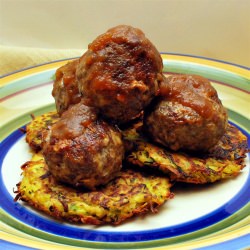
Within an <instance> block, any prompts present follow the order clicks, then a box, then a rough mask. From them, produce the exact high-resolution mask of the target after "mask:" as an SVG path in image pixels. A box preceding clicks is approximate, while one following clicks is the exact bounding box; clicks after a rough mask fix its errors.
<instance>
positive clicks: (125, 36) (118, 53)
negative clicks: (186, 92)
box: [76, 25, 163, 123]
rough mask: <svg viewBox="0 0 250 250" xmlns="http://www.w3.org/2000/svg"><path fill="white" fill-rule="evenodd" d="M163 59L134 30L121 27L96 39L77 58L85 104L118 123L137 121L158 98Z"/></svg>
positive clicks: (139, 31)
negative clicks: (153, 100)
mask: <svg viewBox="0 0 250 250" xmlns="http://www.w3.org/2000/svg"><path fill="white" fill-rule="evenodd" d="M162 68H163V64H162V59H161V56H160V54H159V52H158V51H157V49H156V48H155V46H154V45H153V44H152V43H151V42H150V41H149V40H148V39H147V38H146V37H145V35H144V33H143V32H142V31H141V30H139V29H136V28H133V27H131V26H126V25H120V26H117V27H114V28H112V29H109V30H108V31H107V32H106V33H104V34H102V35H100V36H98V37H97V38H96V39H95V40H94V41H93V42H92V43H91V44H90V45H89V47H88V51H87V52H86V53H85V54H84V55H83V56H82V57H81V58H80V60H79V65H78V66H77V70H76V76H77V80H78V86H79V90H80V92H81V93H82V94H83V95H84V97H85V98H86V100H87V104H88V105H90V106H94V107H97V108H99V109H100V110H101V113H102V115H104V116H105V117H106V118H109V119H110V120H112V121H115V122H117V123H124V122H127V121H129V120H131V119H133V118H134V117H136V116H137V115H138V114H139V113H140V112H141V111H142V110H143V109H144V108H145V107H146V106H147V105H148V104H149V103H150V102H151V100H152V99H153V98H154V97H155V96H156V95H157V93H158V86H159V83H160V82H161V81H162Z"/></svg>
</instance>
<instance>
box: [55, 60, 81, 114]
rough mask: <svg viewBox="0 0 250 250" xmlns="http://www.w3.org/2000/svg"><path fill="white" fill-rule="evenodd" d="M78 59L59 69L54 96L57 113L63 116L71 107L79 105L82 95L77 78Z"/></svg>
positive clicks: (56, 75)
mask: <svg viewBox="0 0 250 250" xmlns="http://www.w3.org/2000/svg"><path fill="white" fill-rule="evenodd" d="M77 64H78V59H77V60H74V61H71V62H69V63H67V64H66V65H64V66H62V67H60V68H58V69H57V71H56V74H55V80H54V84H53V90H52V95H53V97H54V99H55V103H56V109H57V112H58V113H59V114H60V115H61V114H62V113H63V112H64V111H65V110H67V109H68V108H69V106H70V105H73V104H76V103H79V102H80V101H81V95H80V92H79V90H78V85H77V81H76V77H75V73H76V66H77Z"/></svg>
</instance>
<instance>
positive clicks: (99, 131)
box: [43, 102, 124, 190]
mask: <svg viewBox="0 0 250 250" xmlns="http://www.w3.org/2000/svg"><path fill="white" fill-rule="evenodd" d="M43 154H44V156H45V160H46V163H47V165H48V167H49V170H50V172H51V173H52V175H53V176H54V177H55V178H56V179H58V180H59V181H61V182H65V183H68V184H71V185H74V186H85V187H87V188H89V189H92V190H93V189H95V187H96V186H99V185H102V184H106V183H107V182H108V181H110V180H111V179H113V178H114V177H115V176H116V174H117V173H118V172H119V171H120V169H121V166H122V159H123V154H124V148H123V144H122V141H121V134H120V132H118V131H117V130H116V129H115V128H114V127H112V126H111V125H109V124H107V123H106V122H104V121H101V120H98V117H97V113H96V109H95V108H91V107H88V106H85V105H84V104H83V103H82V102H80V103H79V104H75V105H74V106H71V107H70V108H69V109H68V110H67V111H65V112H64V113H63V114H62V116H61V119H60V120H59V121H58V122H57V123H55V124H54V125H53V126H52V127H51V129H50V131H49V133H48V134H47V135H46V136H45V139H44V145H43Z"/></svg>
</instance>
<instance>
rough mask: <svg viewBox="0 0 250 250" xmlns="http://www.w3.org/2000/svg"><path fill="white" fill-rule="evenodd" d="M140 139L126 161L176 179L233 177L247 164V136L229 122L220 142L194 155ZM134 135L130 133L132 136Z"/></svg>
mask: <svg viewBox="0 0 250 250" xmlns="http://www.w3.org/2000/svg"><path fill="white" fill-rule="evenodd" d="M134 136H135V137H137V139H136V140H135V141H134V142H133V143H134V145H135V148H134V150H132V152H131V153H130V154H129V155H128V156H127V161H129V162H130V163H133V164H135V165H137V166H140V167H143V168H153V169H157V170H160V171H162V172H164V173H165V174H167V175H168V176H170V178H171V180H173V181H180V182H189V183H196V184H201V183H208V182H215V181H218V180H221V179H226V178H231V177H234V176H236V175H238V174H239V172H240V171H241V170H242V169H243V168H244V167H245V161H244V158H245V157H246V153H247V152H248V146H247V139H246V136H245V135H243V134H242V133H241V132H240V131H239V130H238V129H237V128H236V127H235V126H232V125H230V124H229V125H228V127H227V131H226V133H225V134H224V136H223V137H222V138H221V140H220V141H219V143H218V144H217V145H216V146H215V147H214V148H213V149H211V150H210V151H209V152H208V153H206V154H205V153H203V154H199V155H191V154H186V153H182V152H172V151H169V150H167V149H166V148H164V147H162V146H158V145H153V144H151V143H149V142H147V141H144V140H140V137H139V136H138V134H136V133H134ZM131 137H132V135H130V138H131Z"/></svg>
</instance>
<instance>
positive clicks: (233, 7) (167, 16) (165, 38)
mask: <svg viewBox="0 0 250 250" xmlns="http://www.w3.org/2000/svg"><path fill="white" fill-rule="evenodd" d="M249 13H250V0H71V1H68V0H0V45H1V46H0V58H1V59H0V60H1V64H0V68H1V70H0V74H5V73H8V71H11V70H16V69H18V68H22V67H25V66H30V65H32V64H37V63H39V62H41V63H42V62H45V61H50V60H54V59H60V58H65V57H74V56H79V55H81V54H82V53H83V51H84V50H85V49H86V48H87V46H88V44H89V43H90V42H91V41H92V40H93V39H95V37H96V36H98V35H99V34H101V33H104V32H105V31H106V30H107V29H108V28H110V27H113V26H116V25H118V24H129V25H132V26H135V27H138V28H140V29H142V30H143V31H144V33H145V34H146V36H147V37H148V38H149V39H150V40H151V41H152V42H153V43H154V44H155V46H156V47H157V48H158V50H159V51H160V52H173V53H183V54H192V55H197V56H205V57H210V58H215V59H219V60H224V61H229V62H232V63H236V64H241V65H244V66H250V15H249ZM32 48H33V49H32ZM40 49H43V50H40ZM20 58H21V59H20Z"/></svg>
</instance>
